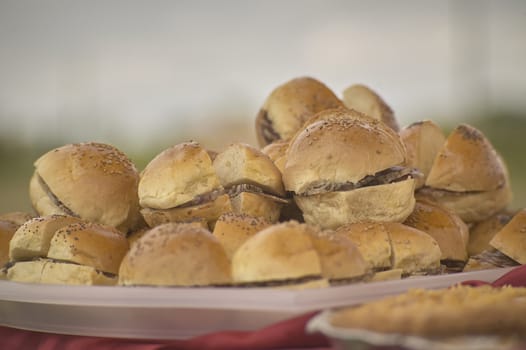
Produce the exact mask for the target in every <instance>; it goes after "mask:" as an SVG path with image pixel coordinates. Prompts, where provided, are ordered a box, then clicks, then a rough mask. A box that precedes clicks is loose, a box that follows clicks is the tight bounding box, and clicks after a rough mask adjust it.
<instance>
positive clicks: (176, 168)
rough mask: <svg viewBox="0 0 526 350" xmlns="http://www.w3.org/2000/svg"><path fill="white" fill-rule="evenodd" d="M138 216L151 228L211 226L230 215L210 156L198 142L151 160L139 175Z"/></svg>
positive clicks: (160, 154)
mask: <svg viewBox="0 0 526 350" xmlns="http://www.w3.org/2000/svg"><path fill="white" fill-rule="evenodd" d="M138 193H139V203H140V206H141V214H142V216H143V217H144V220H145V221H146V223H147V224H148V226H150V227H155V226H157V225H160V224H164V223H168V222H179V223H183V222H188V221H194V220H196V219H203V220H205V221H206V222H207V224H208V225H209V226H213V224H214V222H215V221H216V220H217V218H218V217H219V216H221V214H223V213H225V212H227V211H231V203H230V198H229V196H228V194H227V193H226V192H225V190H224V188H223V186H222V185H221V183H220V181H219V177H218V176H217V174H216V171H215V169H214V167H213V165H212V158H211V156H210V153H209V152H208V151H207V150H206V149H204V148H203V147H202V146H201V145H200V144H199V143H197V142H184V143H180V144H177V145H174V146H172V147H170V148H168V149H166V150H164V151H162V152H161V153H159V154H158V155H157V156H156V157H154V158H153V159H152V160H151V161H150V162H149V163H148V164H147V165H146V167H145V169H144V170H143V171H142V172H141V177H140V181H139V186H138Z"/></svg>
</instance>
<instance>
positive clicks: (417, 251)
mask: <svg viewBox="0 0 526 350" xmlns="http://www.w3.org/2000/svg"><path fill="white" fill-rule="evenodd" d="M336 233H337V234H339V235H343V236H345V237H347V238H348V239H349V240H351V241H352V242H353V243H354V244H355V245H356V246H357V247H358V249H359V250H360V252H361V253H362V255H363V257H364V258H365V260H366V261H367V262H368V263H369V265H370V267H371V269H372V270H373V271H374V272H376V273H379V274H382V273H383V272H384V271H389V270H399V271H400V276H401V277H408V276H414V275H434V274H438V273H439V272H440V258H441V255H442V253H441V251H440V247H439V246H438V243H437V241H436V240H435V239H434V238H433V237H431V236H430V235H428V234H426V233H425V232H423V231H421V230H417V229H415V228H413V227H410V226H407V225H403V224H400V223H394V222H387V223H382V222H374V223H354V224H348V225H344V226H340V227H339V228H338V229H337V230H336Z"/></svg>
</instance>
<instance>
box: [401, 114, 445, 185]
mask: <svg viewBox="0 0 526 350" xmlns="http://www.w3.org/2000/svg"><path fill="white" fill-rule="evenodd" d="M399 134H400V138H401V139H402V142H403V143H404V145H405V148H406V150H407V165H408V166H409V167H412V168H415V169H418V170H419V171H420V173H422V176H421V177H419V178H417V184H416V188H417V189H418V188H420V187H422V186H423V185H424V183H425V180H426V178H427V176H428V175H429V172H430V171H431V167H432V165H433V162H434V160H435V157H436V155H437V154H438V152H440V150H441V149H442V146H443V145H444V142H445V141H446V137H445V135H444V133H443V132H442V130H441V129H440V127H439V126H438V125H437V124H435V123H434V122H433V121H431V120H423V121H420V122H416V123H413V124H410V125H409V126H406V127H405V128H403V129H402V130H400V132H399Z"/></svg>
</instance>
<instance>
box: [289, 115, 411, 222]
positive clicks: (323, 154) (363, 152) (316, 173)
mask: <svg viewBox="0 0 526 350" xmlns="http://www.w3.org/2000/svg"><path fill="white" fill-rule="evenodd" d="M337 111H338V112H337V114H336V117H334V118H330V117H326V118H325V119H322V120H319V121H317V122H314V123H312V124H310V125H309V126H307V127H306V128H305V129H303V130H302V131H300V132H298V133H297V134H296V135H295V136H294V138H293V139H292V140H291V143H290V145H289V148H288V150H287V154H286V161H285V167H284V169H283V183H284V185H285V189H286V190H287V191H289V192H291V193H292V194H293V198H294V201H295V202H296V204H297V205H298V207H299V208H300V209H301V211H302V213H303V217H304V220H305V222H306V223H309V224H314V225H319V226H321V227H322V228H331V229H333V228H336V227H338V226H340V225H344V224H348V223H353V222H402V221H404V220H405V219H406V218H407V216H409V214H410V213H411V212H412V211H413V207H414V204H415V197H414V189H415V180H414V176H415V175H414V170H413V169H411V168H408V167H406V166H405V162H406V150H405V147H404V145H403V144H402V142H401V140H400V137H399V136H398V134H396V133H395V132H394V131H393V130H392V129H390V128H389V127H387V126H386V125H385V124H384V123H382V122H380V121H377V120H374V119H372V118H369V117H367V116H365V115H361V114H360V113H359V112H356V111H349V112H348V113H347V115H342V113H343V114H344V112H342V111H341V110H337ZM356 114H358V115H360V117H355V115H356Z"/></svg>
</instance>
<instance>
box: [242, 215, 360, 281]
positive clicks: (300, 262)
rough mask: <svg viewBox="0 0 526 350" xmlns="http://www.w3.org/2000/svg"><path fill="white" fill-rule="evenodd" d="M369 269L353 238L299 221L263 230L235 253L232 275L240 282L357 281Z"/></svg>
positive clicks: (275, 225)
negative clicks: (340, 235)
mask: <svg viewBox="0 0 526 350" xmlns="http://www.w3.org/2000/svg"><path fill="white" fill-rule="evenodd" d="M368 273H369V268H368V265H367V263H366V261H365V260H364V258H363V257H362V255H361V254H360V252H359V250H358V249H357V248H356V246H355V245H354V244H353V243H352V242H350V241H349V240H347V239H345V238H344V237H339V236H337V235H336V234H334V233H333V232H330V231H328V232H322V231H321V230H319V229H318V228H316V227H314V226H310V225H307V224H300V223H298V222H295V221H288V222H284V223H280V224H274V225H272V226H269V227H267V228H265V229H263V230H261V231H259V232H258V233H256V234H255V235H253V236H251V237H250V238H249V239H247V240H246V241H245V242H244V243H243V244H242V245H241V246H240V247H239V248H238V249H237V250H236V252H235V253H234V256H233V257H232V277H233V279H234V282H235V283H236V285H243V286H247V285H248V286H297V285H304V284H305V283H307V284H308V283H310V282H313V281H321V282H323V281H328V282H337V281H356V280H363V279H364V278H366V277H367V276H368ZM321 285H325V284H324V283H322V284H321ZM314 286H319V284H316V283H314Z"/></svg>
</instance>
